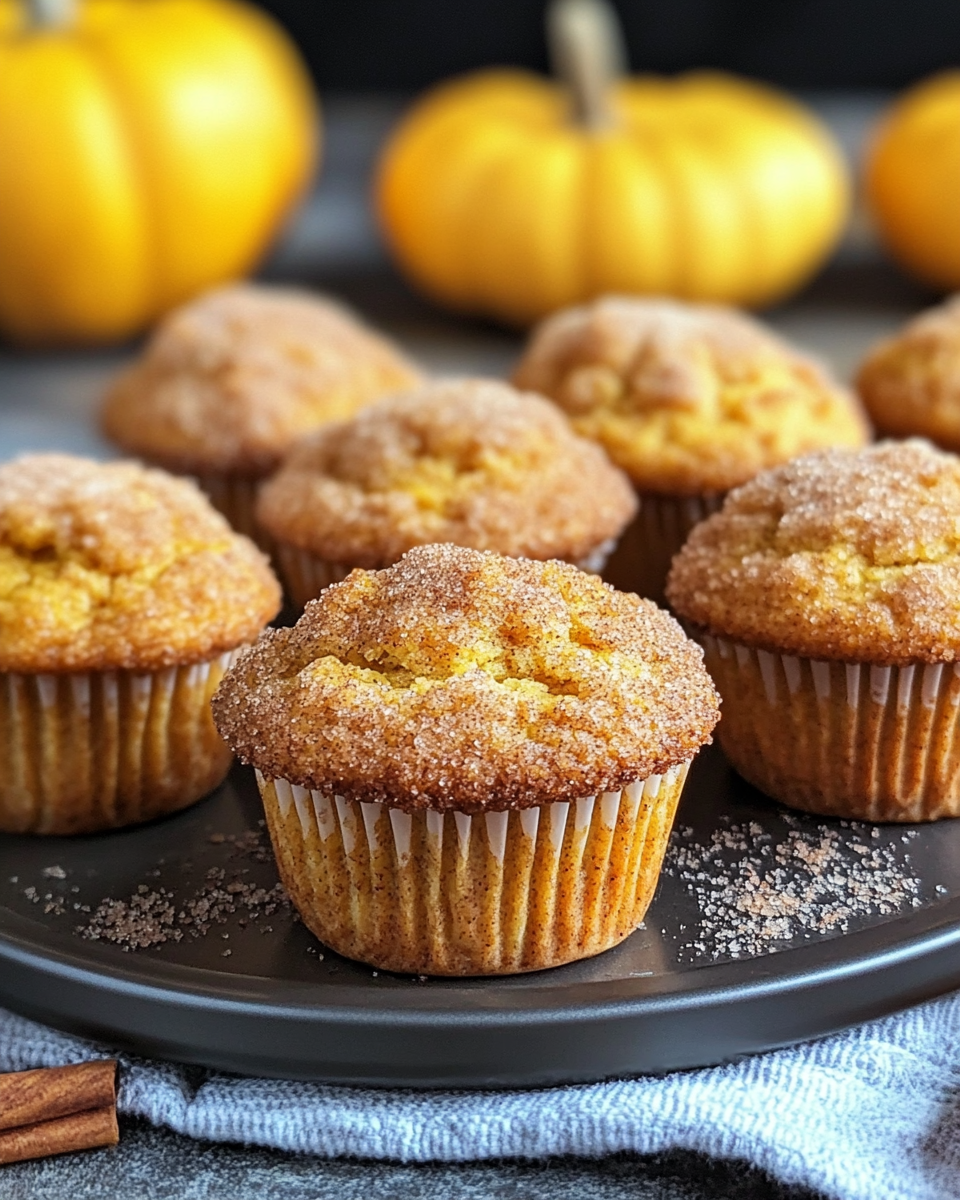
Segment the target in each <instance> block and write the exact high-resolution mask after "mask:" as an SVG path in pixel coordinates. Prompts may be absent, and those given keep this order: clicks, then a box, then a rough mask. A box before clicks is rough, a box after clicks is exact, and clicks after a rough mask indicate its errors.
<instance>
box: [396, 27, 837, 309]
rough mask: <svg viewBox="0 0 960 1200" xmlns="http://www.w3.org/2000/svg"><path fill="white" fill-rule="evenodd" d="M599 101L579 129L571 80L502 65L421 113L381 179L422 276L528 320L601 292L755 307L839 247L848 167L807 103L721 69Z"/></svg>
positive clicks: (402, 245)
mask: <svg viewBox="0 0 960 1200" xmlns="http://www.w3.org/2000/svg"><path fill="white" fill-rule="evenodd" d="M576 7H583V6H582V5H577V6H576ZM574 82H575V77H574ZM602 99H603V103H604V105H605V111H602V112H601V113H600V114H599V116H598V115H597V114H596V113H594V116H593V118H592V119H590V118H589V117H588V119H583V115H582V113H581V119H579V120H578V119H577V118H576V116H575V115H574V114H573V111H572V109H574V108H580V109H581V110H583V109H586V108H588V107H589V106H587V105H584V104H582V103H578V104H576V105H572V104H571V98H570V93H569V91H568V90H567V89H565V88H564V87H561V86H558V85H557V84H554V83H551V82H548V81H547V80H545V79H542V78H540V77H538V76H536V75H532V74H528V73H525V72H521V71H505V70H495V71H484V72H480V73H478V74H474V75H469V76H466V77H463V78H460V79H456V80H453V81H452V82H448V83H446V84H443V85H441V86H440V87H438V88H436V89H435V90H434V91H432V92H430V93H428V94H427V96H426V97H425V98H423V99H422V100H421V101H420V102H419V103H418V104H416V105H415V107H414V108H413V109H412V111H411V112H410V113H409V114H408V115H407V116H406V117H405V119H404V120H403V121H402V122H401V124H400V126H399V127H398V129H397V130H396V131H395V132H394V134H393V135H392V138H391V139H390V141H389V143H388V145H387V147H386V149H385V152H384V154H383V157H382V159H381V163H380V168H379V175H378V182H377V208H378V211H379V216H380V220H381V225H382V228H383V230H384V234H385V236H386V239H387V242H388V244H389V245H390V247H391V248H392V250H393V252H394V254H395V255H396V257H397V259H398V261H399V263H400V265H401V266H402V267H403V268H404V269H405V270H406V271H407V272H408V273H409V275H410V277H411V279H412V280H413V281H414V282H415V283H417V284H418V285H419V286H420V287H422V288H423V289H424V291H426V292H427V293H429V294H430V295H431V296H433V297H434V298H435V299H437V300H439V301H440V302H442V303H446V304H449V305H451V306H454V307H456V308H459V309H463V310H467V311H473V312H478V313H485V314H489V315H492V316H495V317H498V318H500V319H504V320H506V321H508V322H517V323H527V322H530V321H533V320H536V319H538V318H540V317H542V316H543V315H544V314H546V313H549V312H551V311H553V310H554V309H557V308H560V307H562V306H564V305H568V304H571V303H574V302H577V301H583V300H587V299H590V298H591V297H594V296H597V295H600V294H601V293H604V292H621V293H623V292H627V293H630V292H632V293H659V294H669V295H674V296H680V297H683V298H686V299H689V300H713V301H723V302H730V303H736V304H747V305H760V304H766V303H769V302H770V301H772V300H775V299H777V298H778V297H780V296H782V295H784V294H785V293H787V292H789V291H790V290H791V289H793V288H795V287H796V286H797V285H798V284H799V283H801V282H802V281H803V280H804V279H805V278H806V277H807V276H808V275H809V274H810V273H811V272H812V271H813V270H814V269H815V268H816V267H817V266H818V265H819V263H820V262H821V261H822V259H823V258H824V256H825V255H826V254H827V253H828V252H829V251H830V249H831V248H832V246H833V245H834V243H835V241H836V238H837V236H838V234H839V232H840V230H841V228H842V226H843V222H844V219H845V216H846V212H847V207H848V183H847V173H846V168H845V165H844V163H843V160H842V158H841V155H840V153H839V152H838V150H837V148H836V146H835V144H834V142H833V140H832V138H831V137H830V135H829V134H828V133H827V131H826V130H825V129H824V128H823V127H822V126H821V124H820V123H819V122H818V121H817V120H816V119H815V118H814V117H813V116H812V115H811V114H810V113H809V112H808V111H807V110H806V109H804V108H803V107H802V106H801V105H799V104H797V103H795V102H794V101H792V100H790V99H788V98H787V97H785V96H783V95H781V94H779V93H777V92H775V91H773V90H771V89H769V88H766V87H762V86H760V85H757V84H753V83H748V82H746V81H743V80H739V79H736V78H733V77H730V76H725V75H720V74H715V73H696V74H690V75H685V76H681V77H679V78H676V79H660V78H654V77H637V78H626V79H621V80H620V81H619V82H616V83H614V84H613V85H612V86H610V87H609V88H606V89H603V92H602ZM594 107H596V105H594Z"/></svg>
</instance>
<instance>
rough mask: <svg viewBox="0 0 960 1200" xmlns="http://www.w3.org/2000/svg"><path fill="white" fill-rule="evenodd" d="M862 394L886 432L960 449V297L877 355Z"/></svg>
mask: <svg viewBox="0 0 960 1200" xmlns="http://www.w3.org/2000/svg"><path fill="white" fill-rule="evenodd" d="M857 390H858V391H859V393H860V396H861V399H862V400H863V403H864V405H865V406H866V408H867V411H868V413H869V414H870V417H871V419H872V421H873V423H874V424H875V425H876V427H877V429H878V430H879V431H880V432H881V433H885V434H889V435H890V436H892V437H910V436H911V435H913V434H918V435H921V436H923V437H928V438H930V439H931V440H932V441H934V442H937V443H938V444H939V445H941V446H944V447H945V448H946V449H948V450H960V296H953V297H952V298H951V299H950V300H948V301H947V302H946V303H945V304H941V305H939V306H938V307H937V308H931V309H929V310H928V311H927V312H924V313H921V314H920V315H919V316H918V317H915V318H914V319H913V320H912V321H910V322H909V324H907V325H906V327H905V328H904V329H903V330H902V331H901V332H900V333H899V334H897V335H896V336H895V337H891V338H887V339H886V340H885V341H882V342H881V343H880V344H879V345H878V346H876V347H875V348H874V349H873V350H871V352H870V353H869V354H868V355H867V357H866V358H865V359H864V361H863V363H862V364H861V366H860V369H859V371H858V372H857Z"/></svg>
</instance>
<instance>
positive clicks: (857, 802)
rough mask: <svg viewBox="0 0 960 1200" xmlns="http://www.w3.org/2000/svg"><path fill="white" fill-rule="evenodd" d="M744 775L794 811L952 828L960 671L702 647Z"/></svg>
mask: <svg viewBox="0 0 960 1200" xmlns="http://www.w3.org/2000/svg"><path fill="white" fill-rule="evenodd" d="M700 640H701V641H702V643H703V647H704V661H705V665H706V667H707V670H708V671H709V672H710V674H711V675H712V676H713V678H714V681H715V683H716V685H717V688H718V690H719V691H720V694H721V696H722V697H723V719H722V721H721V722H720V724H719V726H718V727H717V735H718V739H719V741H720V745H721V746H722V747H723V750H724V753H725V754H726V755H727V757H728V758H729V760H730V761H731V763H732V764H733V765H734V767H735V768H736V769H737V771H739V772H740V774H741V775H743V777H744V778H745V779H747V780H749V781H750V782H751V783H753V784H755V785H756V786H757V787H758V788H760V789H761V791H764V792H766V793H767V794H768V795H770V796H773V797H775V798H776V799H777V800H782V801H783V803H784V804H789V805H791V806H793V807H794V808H800V809H804V810H806V811H808V812H815V813H823V814H825V815H829V816H841V817H856V818H859V819H863V820H868V821H934V820H937V819H938V818H940V817H955V816H960V664H955V663H922V662H918V663H913V664H910V665H908V666H899V667H896V666H889V667H888V666H878V665H875V664H870V663H843V662H818V661H816V660H814V659H809V658H799V657H794V656H792V655H788V654H773V653H770V652H768V651H766V650H757V649H755V648H751V647H747V646H742V645H738V644H737V643H735V642H731V641H729V640H726V639H723V638H718V637H711V636H708V635H701V636H700Z"/></svg>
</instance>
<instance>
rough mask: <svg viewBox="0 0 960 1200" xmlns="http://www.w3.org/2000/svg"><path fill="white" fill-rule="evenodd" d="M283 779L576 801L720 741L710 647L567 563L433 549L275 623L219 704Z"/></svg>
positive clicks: (356, 794) (395, 793)
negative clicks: (707, 662)
mask: <svg viewBox="0 0 960 1200" xmlns="http://www.w3.org/2000/svg"><path fill="white" fill-rule="evenodd" d="M213 711H214V719H215V721H216V723H217V728H218V729H219V730H220V733H221V735H222V736H223V737H224V739H225V740H226V741H227V742H228V743H229V745H230V746H232V747H233V749H234V750H235V751H236V752H237V753H238V754H239V755H240V757H241V758H242V759H244V761H246V762H250V763H252V764H253V765H254V766H255V767H257V768H258V770H260V771H261V772H262V773H263V774H264V775H265V776H267V777H269V778H281V779H286V780H288V781H290V782H292V783H295V784H300V785H301V786H303V787H310V788H316V789H321V790H324V791H327V792H331V793H334V794H339V795H343V796H348V797H352V798H354V799H358V800H371V801H377V802H382V803H387V804H390V805H392V806H394V807H398V808H405V809H416V808H436V809H454V810H457V811H461V812H477V811H480V810H483V809H492V810H496V809H501V810H502V809H507V808H525V807H530V806H532V805H538V804H545V803H549V802H552V801H556V800H573V799H577V798H579V797H582V796H589V795H594V794H596V793H598V792H602V791H613V790H617V789H620V788H622V787H623V786H625V785H626V784H628V783H632V782H634V781H637V780H640V779H644V778H646V777H648V776H649V775H651V774H656V773H661V772H664V771H666V770H668V769H669V768H670V767H672V766H675V765H676V764H678V763H681V762H684V761H687V760H689V759H690V758H691V757H692V756H693V755H694V754H695V753H696V751H697V749H698V748H699V747H700V746H701V745H702V744H703V743H704V742H707V741H709V739H710V731H711V730H712V729H713V726H714V725H715V724H716V721H717V718H718V700H717V696H716V693H715V691H714V688H713V685H712V683H711V681H710V678H709V676H708V675H707V673H706V671H705V670H704V667H703V661H702V657H701V653H700V650H699V648H698V647H697V646H695V645H694V644H693V643H692V642H691V641H690V640H689V639H688V638H686V637H685V636H684V634H683V632H682V630H681V629H680V627H679V625H677V623H676V622H675V621H674V620H673V618H672V617H670V616H669V615H668V614H667V613H665V612H663V611H662V610H661V609H659V608H657V607H656V605H655V604H653V603H652V602H651V601H649V600H641V599H640V598H639V597H637V596H634V595H629V594H626V593H622V592H617V591H615V590H614V589H613V588H612V587H610V586H609V584H606V583H603V582H601V580H600V579H598V578H597V577H596V576H594V575H587V574H585V573H584V572H582V571H579V570H578V569H577V568H576V567H573V566H570V565H569V564H567V563H561V562H556V561H551V562H546V563H540V562H534V561H531V560H529V559H512V558H504V557H501V556H500V555H497V554H492V553H489V552H481V551H477V550H468V549H464V548H462V547H458V546H452V545H442V546H420V547H417V548H416V549H413V550H411V551H409V552H408V553H407V554H405V555H404V556H403V558H401V559H400V560H399V562H397V563H396V564H395V565H394V566H392V567H388V568H387V569H386V570H383V571H376V572H373V571H363V570H355V571H353V572H352V574H351V575H349V576H348V578H347V579H346V580H345V581H344V582H343V583H339V584H334V585H333V586H332V587H329V588H327V589H326V591H324V592H323V593H322V594H321V596H320V598H319V599H317V600H314V601H312V602H311V603H310V604H308V605H307V608H306V611H305V613H304V615H303V616H302V617H301V618H300V620H299V621H298V622H297V624H296V625H295V626H294V627H293V628H292V629H279V630H268V631H267V632H266V633H265V634H264V635H263V636H262V637H261V639H260V641H259V642H257V644H256V646H255V647H254V648H253V649H252V650H250V651H249V652H247V653H246V654H244V655H243V656H242V658H241V659H240V661H239V662H237V663H236V665H235V666H234V667H233V668H232V669H231V671H230V672H229V673H228V675H227V676H226V677H225V678H224V680H223V682H222V684H221V685H220V688H219V690H218V692H217V694H216V695H215V697H214V702H213Z"/></svg>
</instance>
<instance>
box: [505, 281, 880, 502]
mask: <svg viewBox="0 0 960 1200" xmlns="http://www.w3.org/2000/svg"><path fill="white" fill-rule="evenodd" d="M513 381H514V383H515V384H516V385H517V387H523V388H531V389H532V390H534V391H537V392H542V393H543V394H544V395H546V396H549V397H550V398H551V399H552V400H554V401H556V403H557V404H559V405H560V406H561V407H562V408H563V410H564V411H565V412H566V413H567V415H568V417H569V418H570V420H571V421H572V422H573V425H574V428H575V429H576V430H577V432H578V433H581V434H583V435H584V436H585V437H590V438H594V439H595V440H596V441H598V442H600V444H601V445H602V446H604V448H605V449H606V451H607V453H608V454H609V455H610V457H611V458H612V459H613V461H614V462H615V463H617V465H618V466H620V467H622V468H623V469H624V470H625V471H626V472H627V474H628V475H629V476H630V477H631V478H632V480H633V482H634V484H635V485H636V487H637V488H638V489H639V490H640V491H650V492H659V493H665V494H669V495H695V494H698V493H703V492H722V491H726V490H727V489H728V488H731V487H736V486H737V485H738V484H741V483H745V482H746V481H747V480H748V479H750V478H752V477H753V476H754V475H756V474H757V472H758V471H761V470H763V469H764V468H766V467H771V466H775V465H777V464H779V463H781V462H786V461H787V459H790V458H793V457H794V456H796V455H798V454H803V453H806V452H808V451H810V450H819V449H823V448H825V447H828V446H861V445H863V444H864V443H865V442H866V440H867V433H868V431H867V427H866V423H865V421H864V418H863V415H862V414H861V412H860V410H859V408H858V406H857V404H856V401H855V400H854V399H853V397H852V396H851V395H850V394H849V393H848V392H847V391H846V390H845V389H843V388H842V387H841V386H840V385H839V384H838V383H836V382H835V381H834V380H832V379H831V378H830V377H829V376H828V375H827V374H826V373H825V371H824V370H823V369H822V368H821V367H820V366H818V365H817V364H816V363H815V362H813V361H812V360H810V359H808V358H806V357H805V356H804V355H802V354H800V353H799V352H798V351H796V350H794V349H793V348H792V347H790V346H788V345H787V344H786V343H784V342H782V341H781V340H780V339H779V338H777V337H776V336H775V335H774V334H773V333H772V332H770V331H769V330H767V329H765V328H764V327H763V326H761V325H760V324H758V323H757V322H756V321H754V320H752V319H751V318H750V317H747V316H745V315H744V314H742V313H738V312H734V311H733V310H732V309H725V308H717V307H714V306H712V305H705V304H682V303H679V302H677V301H673V300H641V299H631V298H627V297H617V296H608V297H605V298H603V299H600V300H597V301H595V302H594V303H593V304H590V305H587V306H584V307H582V308H570V309H566V310H564V311H562V312H559V313H556V314H555V315H554V316H552V317H548V318H547V320H545V321H544V322H543V323H542V324H541V325H540V326H539V327H538V328H537V329H536V330H535V331H534V333H533V335H532V338H531V341H530V343H529V345H528V348H527V350H526V353H525V354H524V356H523V358H522V359H521V361H520V364H519V366H518V367H517V369H516V371H515V373H514V377H513Z"/></svg>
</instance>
